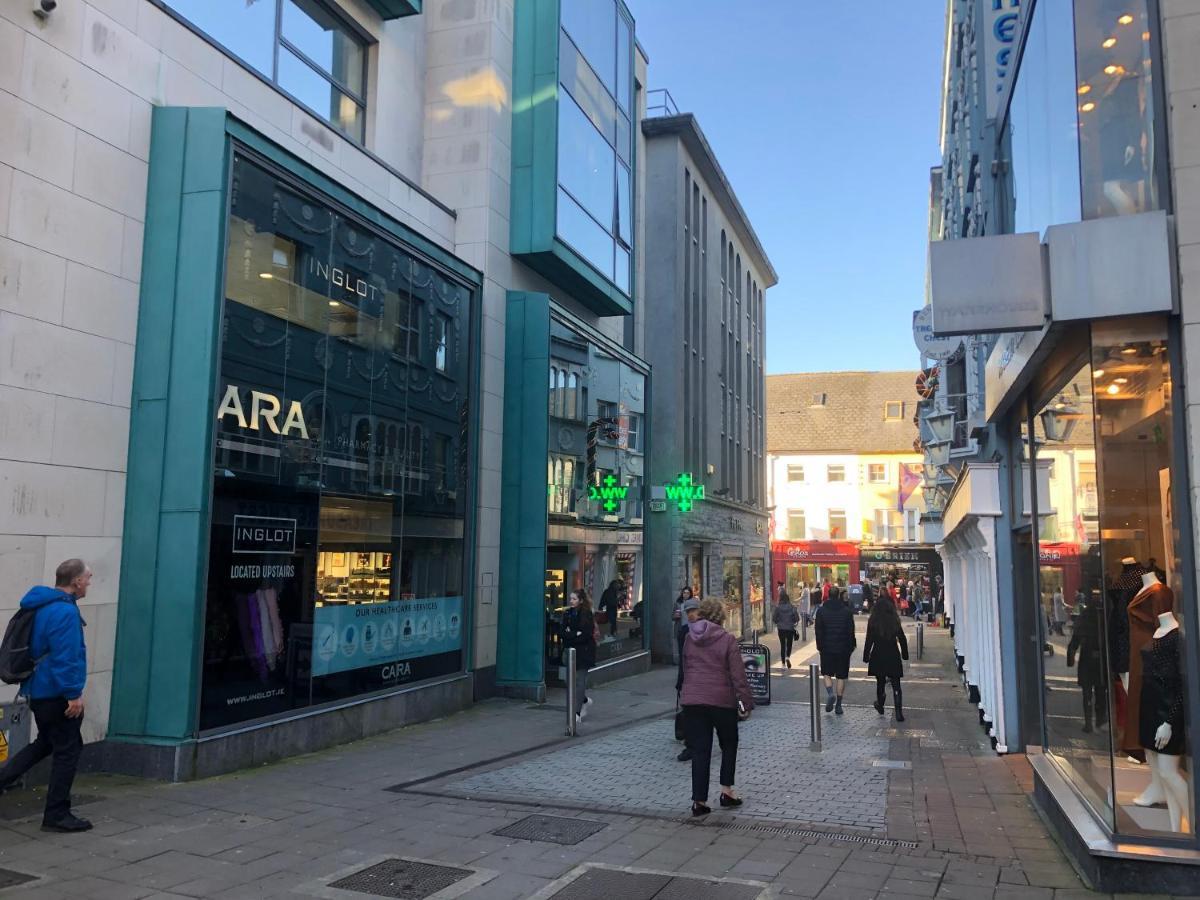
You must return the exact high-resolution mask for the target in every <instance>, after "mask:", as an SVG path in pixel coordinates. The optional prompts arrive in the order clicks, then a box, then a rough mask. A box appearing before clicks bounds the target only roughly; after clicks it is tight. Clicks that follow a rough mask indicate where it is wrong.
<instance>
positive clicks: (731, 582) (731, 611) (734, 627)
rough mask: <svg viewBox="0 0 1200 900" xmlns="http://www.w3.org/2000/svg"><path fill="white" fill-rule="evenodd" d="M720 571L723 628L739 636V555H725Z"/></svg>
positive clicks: (740, 565)
mask: <svg viewBox="0 0 1200 900" xmlns="http://www.w3.org/2000/svg"><path fill="white" fill-rule="evenodd" d="M722 572H723V575H724V588H725V591H724V594H723V595H722V597H721V599H722V601H723V602H724V604H725V630H726V631H728V632H729V633H730V634H733V635H738V636H740V635H741V633H742V597H743V590H742V576H743V572H744V570H743V567H742V560H741V557H736V558H732V557H725V559H724V560H723V567H722Z"/></svg>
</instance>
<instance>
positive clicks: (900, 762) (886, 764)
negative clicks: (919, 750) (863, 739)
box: [871, 759, 912, 769]
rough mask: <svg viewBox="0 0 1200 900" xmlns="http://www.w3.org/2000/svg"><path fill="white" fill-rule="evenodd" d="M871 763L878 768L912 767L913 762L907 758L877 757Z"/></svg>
mask: <svg viewBox="0 0 1200 900" xmlns="http://www.w3.org/2000/svg"><path fill="white" fill-rule="evenodd" d="M871 765H872V766H873V767H874V768H876V769H911V768H912V763H910V762H909V761H908V760H907V759H877V760H874V761H873V762H872V763H871Z"/></svg>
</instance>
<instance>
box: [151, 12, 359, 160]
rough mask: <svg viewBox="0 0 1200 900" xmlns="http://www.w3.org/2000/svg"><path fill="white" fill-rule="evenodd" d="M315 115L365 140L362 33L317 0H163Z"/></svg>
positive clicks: (355, 137) (352, 136) (348, 134)
mask: <svg viewBox="0 0 1200 900" xmlns="http://www.w3.org/2000/svg"><path fill="white" fill-rule="evenodd" d="M160 2H162V3H163V4H164V5H165V6H166V7H167V8H169V9H171V10H172V11H173V12H175V13H176V14H178V15H179V16H180V17H181V18H183V19H184V20H186V21H187V22H189V23H190V24H191V25H193V26H194V27H195V28H196V29H197V30H199V31H200V32H202V33H203V34H205V35H206V36H207V37H209V38H210V39H211V40H212V41H213V42H214V43H216V44H217V45H218V46H220V47H221V49H223V50H225V51H226V52H228V53H230V54H232V55H233V56H234V57H236V58H237V59H238V60H239V61H241V62H242V63H243V64H245V65H246V66H248V67H249V68H251V69H253V70H254V71H256V72H258V73H259V74H260V75H262V76H263V77H264V78H267V79H269V80H270V81H272V82H274V83H275V84H277V85H278V86H279V87H280V88H281V89H282V90H283V91H285V92H286V93H287V94H289V95H290V96H291V97H292V98H293V99H294V100H296V102H298V103H300V104H301V105H302V106H304V107H306V108H307V109H308V110H309V111H310V112H312V113H313V115H315V116H317V117H318V118H321V119H323V120H324V121H325V122H327V123H329V124H330V125H331V126H332V127H333V128H335V129H336V130H338V131H340V132H341V133H342V134H344V135H346V137H348V138H350V139H352V140H354V141H357V142H359V143H362V142H363V139H364V128H365V124H366V120H367V114H366V107H367V103H366V96H367V74H366V73H367V41H366V40H365V39H364V38H363V37H362V35H361V34H360V33H359V32H358V30H357V29H355V28H353V27H352V26H351V25H349V24H348V23H347V22H346V21H345V20H344V19H343V18H342V17H341V16H340V15H338V14H337V13H336V12H335V11H334V10H333V9H332V8H331V7H329V6H327V5H326V4H324V3H322V2H320V0H255V2H251V3H235V2H214V0H160Z"/></svg>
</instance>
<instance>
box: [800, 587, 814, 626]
mask: <svg viewBox="0 0 1200 900" xmlns="http://www.w3.org/2000/svg"><path fill="white" fill-rule="evenodd" d="M812 596H813V592H812V589H811V588H809V586H808V585H807V584H802V585H801V590H800V615H801V616H802V617H803V618H804V624H805V625H811V624H812Z"/></svg>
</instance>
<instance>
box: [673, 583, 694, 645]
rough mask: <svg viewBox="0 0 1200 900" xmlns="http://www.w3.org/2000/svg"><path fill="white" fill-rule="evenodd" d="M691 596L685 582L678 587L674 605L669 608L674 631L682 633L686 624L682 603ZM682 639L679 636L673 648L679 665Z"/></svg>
mask: <svg viewBox="0 0 1200 900" xmlns="http://www.w3.org/2000/svg"><path fill="white" fill-rule="evenodd" d="M693 596H694V594H692V589H691V588H690V587H688V586H687V585H686V584H685V585H684V586H683V587H681V588H680V589H679V596H678V597H676V598H675V605H674V607H673V608H672V609H671V625H672V627H674V629H675V631H676V633H683V626H684V625H686V624H687V620H686V618H685V616H684V612H683V604H685V603H686V602H687V601H689V600H691V599H692V597H693ZM682 640H683V639H682V638H680V641H679V642H677V643H676V644H675V648H674V650H673V652H674V654H675V665H679V648H680V647H681V646H682Z"/></svg>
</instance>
